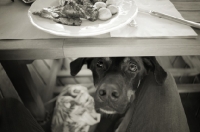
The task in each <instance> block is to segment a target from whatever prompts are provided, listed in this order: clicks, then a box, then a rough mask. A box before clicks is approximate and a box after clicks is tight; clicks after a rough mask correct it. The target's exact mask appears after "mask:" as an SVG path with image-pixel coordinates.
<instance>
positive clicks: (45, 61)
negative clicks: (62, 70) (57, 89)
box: [43, 59, 53, 69]
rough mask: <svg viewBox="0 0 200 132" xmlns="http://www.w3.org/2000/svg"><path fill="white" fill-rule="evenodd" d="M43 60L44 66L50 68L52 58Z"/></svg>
mask: <svg viewBox="0 0 200 132" xmlns="http://www.w3.org/2000/svg"><path fill="white" fill-rule="evenodd" d="M43 61H44V63H45V64H46V66H47V67H48V68H49V69H51V66H52V64H53V60H50V59H45V60H43Z"/></svg>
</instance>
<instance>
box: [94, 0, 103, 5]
mask: <svg viewBox="0 0 200 132" xmlns="http://www.w3.org/2000/svg"><path fill="white" fill-rule="evenodd" d="M91 1H92V2H93V3H94V4H95V3H96V2H104V3H106V0H91Z"/></svg>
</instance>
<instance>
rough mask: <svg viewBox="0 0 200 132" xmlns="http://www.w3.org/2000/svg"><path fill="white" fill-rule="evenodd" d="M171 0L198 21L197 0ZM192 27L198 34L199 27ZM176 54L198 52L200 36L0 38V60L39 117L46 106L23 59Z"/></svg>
mask: <svg viewBox="0 0 200 132" xmlns="http://www.w3.org/2000/svg"><path fill="white" fill-rule="evenodd" d="M172 2H173V3H174V5H175V6H176V8H177V9H178V10H179V11H180V13H181V14H182V16H183V17H184V18H185V19H188V20H192V21H195V22H200V0H172ZM8 17H12V16H8ZM16 22H17V20H16ZM194 30H195V31H196V32H197V33H198V34H199V35H200V29H194ZM102 53H103V54H102ZM176 55H200V36H198V37H197V38H190V39H180V38H173V39H136V38H110V37H106V38H76V39H73V38H67V39H34V40H0V60H1V64H2V65H3V67H4V69H5V70H6V72H7V74H8V76H9V78H10V80H11V81H12V83H13V85H14V86H15V88H16V90H17V91H18V93H19V95H20V96H21V98H22V100H23V102H24V104H25V105H26V107H27V108H29V109H30V110H31V112H32V114H33V115H34V116H35V117H36V118H38V119H43V118H44V115H45V109H44V106H43V103H42V101H41V98H40V97H39V96H38V94H37V92H36V91H35V89H34V87H35V85H34V83H33V81H32V79H31V76H30V73H29V71H28V69H27V67H26V64H27V61H23V60H35V59H59V58H64V57H103V56H110V57H112V56H176ZM16 80H17V81H16ZM30 102H31V103H30Z"/></svg>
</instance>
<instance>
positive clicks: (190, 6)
mask: <svg viewBox="0 0 200 132" xmlns="http://www.w3.org/2000/svg"><path fill="white" fill-rule="evenodd" d="M173 4H174V6H175V7H176V9H177V10H179V11H195V10H199V11H200V2H173Z"/></svg>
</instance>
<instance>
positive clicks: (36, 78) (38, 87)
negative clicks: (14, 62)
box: [27, 64, 46, 98]
mask: <svg viewBox="0 0 200 132" xmlns="http://www.w3.org/2000/svg"><path fill="white" fill-rule="evenodd" d="M27 67H28V70H29V71H30V74H31V77H32V78H33V81H34V83H35V86H36V90H37V92H38V93H39V94H40V96H41V98H42V97H43V94H44V93H43V91H44V90H45V89H46V85H45V84H44V82H43V81H42V79H41V77H40V76H39V75H38V73H37V71H36V70H35V68H34V67H33V65H32V64H29V65H27Z"/></svg>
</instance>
